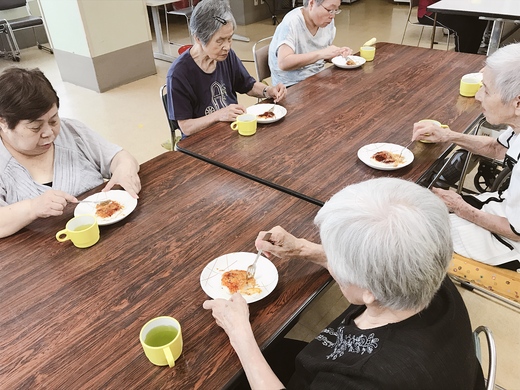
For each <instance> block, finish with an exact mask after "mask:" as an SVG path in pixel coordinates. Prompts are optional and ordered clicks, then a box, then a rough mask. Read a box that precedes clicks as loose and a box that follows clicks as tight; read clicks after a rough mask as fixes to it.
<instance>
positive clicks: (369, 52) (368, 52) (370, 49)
mask: <svg viewBox="0 0 520 390" xmlns="http://www.w3.org/2000/svg"><path fill="white" fill-rule="evenodd" d="M359 55H360V56H361V57H363V58H364V59H365V60H367V61H373V60H374V57H375V55H376V48H375V47H374V46H362V47H361V48H360V49H359Z"/></svg>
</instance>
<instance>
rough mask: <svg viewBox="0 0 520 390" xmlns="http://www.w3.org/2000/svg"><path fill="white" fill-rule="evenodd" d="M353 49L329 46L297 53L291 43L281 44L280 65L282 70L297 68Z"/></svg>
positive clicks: (346, 53)
mask: <svg viewBox="0 0 520 390" xmlns="http://www.w3.org/2000/svg"><path fill="white" fill-rule="evenodd" d="M351 54H352V50H351V49H350V48H348V47H337V46H334V45H330V46H327V47H325V48H323V49H321V50H315V51H311V52H308V53H301V54H296V53H295V52H294V50H293V49H291V47H290V46H289V45H285V44H284V45H281V46H280V47H279V48H278V67H279V68H280V70H285V71H287V70H295V69H300V68H303V67H304V66H307V65H310V64H314V63H315V62H317V61H319V60H325V61H330V60H331V59H332V58H334V57H337V56H348V55H351Z"/></svg>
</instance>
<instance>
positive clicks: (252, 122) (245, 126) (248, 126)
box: [231, 114, 256, 136]
mask: <svg viewBox="0 0 520 390" xmlns="http://www.w3.org/2000/svg"><path fill="white" fill-rule="evenodd" d="M231 128H232V129H233V130H238V134H240V135H245V136H250V135H253V134H255V133H256V115H252V114H242V115H239V116H237V120H236V121H234V122H233V123H231Z"/></svg>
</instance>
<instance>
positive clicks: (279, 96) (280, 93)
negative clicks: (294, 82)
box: [267, 83, 287, 103]
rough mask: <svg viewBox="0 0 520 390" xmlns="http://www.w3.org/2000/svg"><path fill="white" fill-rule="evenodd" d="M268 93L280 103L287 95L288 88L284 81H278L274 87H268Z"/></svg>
mask: <svg viewBox="0 0 520 390" xmlns="http://www.w3.org/2000/svg"><path fill="white" fill-rule="evenodd" d="M267 94H268V95H269V96H270V97H271V98H272V99H273V100H274V102H275V103H278V102H279V101H280V100H283V99H284V98H285V96H287V88H286V87H285V85H283V84H282V83H278V84H277V85H275V86H274V87H268V88H267Z"/></svg>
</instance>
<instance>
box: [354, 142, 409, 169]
mask: <svg viewBox="0 0 520 390" xmlns="http://www.w3.org/2000/svg"><path fill="white" fill-rule="evenodd" d="M401 150H402V151H403V154H402V156H403V157H404V163H401V164H399V165H397V166H394V165H393V164H385V163H382V162H379V161H376V160H374V159H373V158H372V156H373V155H374V154H375V153H377V152H381V151H387V152H390V153H397V154H399V153H401ZM357 155H358V157H359V159H360V160H361V161H363V162H364V163H365V164H367V165H368V166H369V167H371V168H374V169H380V170H382V171H393V170H396V169H400V168H404V167H406V166H407V165H410V164H411V163H412V161H413V158H414V156H413V153H412V152H411V151H410V150H409V149H404V150H403V146H401V145H396V144H389V143H376V144H370V145H366V146H363V147H362V148H361V149H359V150H358V153H357Z"/></svg>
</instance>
